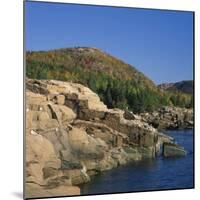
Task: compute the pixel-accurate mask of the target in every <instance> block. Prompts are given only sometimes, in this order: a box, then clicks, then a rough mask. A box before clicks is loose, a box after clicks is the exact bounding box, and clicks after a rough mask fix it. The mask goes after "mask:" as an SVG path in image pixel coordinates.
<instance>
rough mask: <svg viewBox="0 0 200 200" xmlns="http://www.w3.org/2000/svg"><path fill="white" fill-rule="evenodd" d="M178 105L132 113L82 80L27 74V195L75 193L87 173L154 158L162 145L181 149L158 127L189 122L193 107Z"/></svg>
mask: <svg viewBox="0 0 200 200" xmlns="http://www.w3.org/2000/svg"><path fill="white" fill-rule="evenodd" d="M166 109H167V110H166ZM174 111H175V112H174ZM182 111H183V110H181V111H180V110H179V109H178V108H173V109H171V108H165V110H164V111H162V110H160V111H158V112H156V113H155V112H154V113H151V114H149V113H143V114H141V115H140V116H139V115H134V114H133V113H131V112H128V111H122V110H119V109H108V108H107V107H106V105H104V104H103V102H101V101H100V99H99V97H98V95H97V94H95V93H94V92H92V91H91V90H90V89H89V88H87V87H84V86H83V85H80V84H75V83H70V82H62V81H55V80H33V79H26V198H34V197H48V196H51V197H53V196H72V195H80V189H79V187H78V186H77V185H79V184H81V183H85V182H88V181H90V176H91V175H94V174H97V173H99V172H101V171H105V170H109V169H112V168H114V167H117V166H119V165H124V164H126V163H128V162H132V161H139V160H142V159H145V158H155V157H156V156H157V155H158V154H159V153H160V152H161V151H162V148H163V147H164V146H165V147H166V149H165V150H164V151H163V152H162V153H163V155H164V156H166V155H167V156H180V155H185V153H186V152H185V150H184V149H183V148H182V147H180V146H178V145H176V144H175V143H174V140H173V138H171V137H169V136H167V135H165V134H163V133H161V132H160V131H158V130H161V129H171V128H180V127H181V128H189V127H192V125H193V118H192V117H193V113H192V111H189V110H186V109H185V110H184V111H183V113H184V114H183V115H182V114H181V115H180V114H179V113H180V112H181V113H182ZM162 113H163V114H162ZM188 113H191V116H190V115H189V114H188ZM158 116H159V117H158ZM174 116H175V117H174ZM173 124H174V125H173ZM163 144H164V145H163ZM166 153H167V154H166Z"/></svg>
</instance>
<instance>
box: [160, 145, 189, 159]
mask: <svg viewBox="0 0 200 200" xmlns="http://www.w3.org/2000/svg"><path fill="white" fill-rule="evenodd" d="M163 155H164V156H165V157H180V156H186V155H187V151H186V150H185V149H184V148H183V147H181V146H179V145H177V144H171V143H164V144H163Z"/></svg>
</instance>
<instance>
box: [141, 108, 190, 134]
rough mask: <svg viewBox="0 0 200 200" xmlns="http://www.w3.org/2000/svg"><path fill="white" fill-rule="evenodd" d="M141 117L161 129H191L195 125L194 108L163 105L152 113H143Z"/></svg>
mask: <svg viewBox="0 0 200 200" xmlns="http://www.w3.org/2000/svg"><path fill="white" fill-rule="evenodd" d="M141 118H142V120H143V121H144V122H147V123H148V124H150V125H152V126H153V127H154V128H157V129H159V130H166V129H168V130H177V129H191V128H193V126H194V115H193V109H186V108H177V107H162V108H160V109H158V110H157V111H154V112H152V113H142V114H141Z"/></svg>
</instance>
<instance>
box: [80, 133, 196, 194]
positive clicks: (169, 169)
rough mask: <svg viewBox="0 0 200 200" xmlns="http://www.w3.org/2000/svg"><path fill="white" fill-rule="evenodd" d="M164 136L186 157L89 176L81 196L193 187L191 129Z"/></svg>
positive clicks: (141, 164) (155, 161)
mask: <svg viewBox="0 0 200 200" xmlns="http://www.w3.org/2000/svg"><path fill="white" fill-rule="evenodd" d="M166 134H168V135H170V136H172V137H173V138H175V140H176V142H177V143H178V144H180V145H182V146H183V147H184V148H185V149H186V150H187V151H188V155H187V156H186V157H180V158H163V157H158V158H156V159H150V160H145V161H139V162H136V163H131V164H129V165H126V166H120V167H118V168H115V169H112V170H110V171H106V172H103V173H101V174H99V175H96V176H94V177H92V180H91V182H89V183H87V184H84V185H82V186H81V194H102V193H117V192H136V191H147V190H163V189H181V188H193V187H194V185H193V184H194V183H193V182H194V179H193V178H194V177H193V173H194V172H193V130H184V131H167V132H166Z"/></svg>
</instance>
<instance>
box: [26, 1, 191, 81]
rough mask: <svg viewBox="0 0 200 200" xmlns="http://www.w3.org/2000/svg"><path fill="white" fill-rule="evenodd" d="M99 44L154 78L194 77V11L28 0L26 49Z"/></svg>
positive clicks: (98, 45)
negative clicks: (30, 0) (32, 0)
mask: <svg viewBox="0 0 200 200" xmlns="http://www.w3.org/2000/svg"><path fill="white" fill-rule="evenodd" d="M74 46H86V47H97V48H100V49H102V50H104V51H105V52H107V53H109V54H111V55H113V56H116V57H118V58H120V59H122V60H123V61H125V62H126V63H129V64H131V65H133V66H135V67H136V68H137V69H138V70H139V71H141V72H143V73H144V74H145V75H147V76H148V77H149V78H150V79H152V80H153V81H154V82H155V83H157V84H159V83H163V82H176V81H180V80H190V79H193V14H192V13H191V12H175V11H159V10H146V9H131V8H130V9H128V8H113V7H100V6H81V5H72V4H52V3H38V2H37V3H36V2H28V3H26V49H27V50H35V51H36V50H50V49H56V48H65V47H74Z"/></svg>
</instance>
